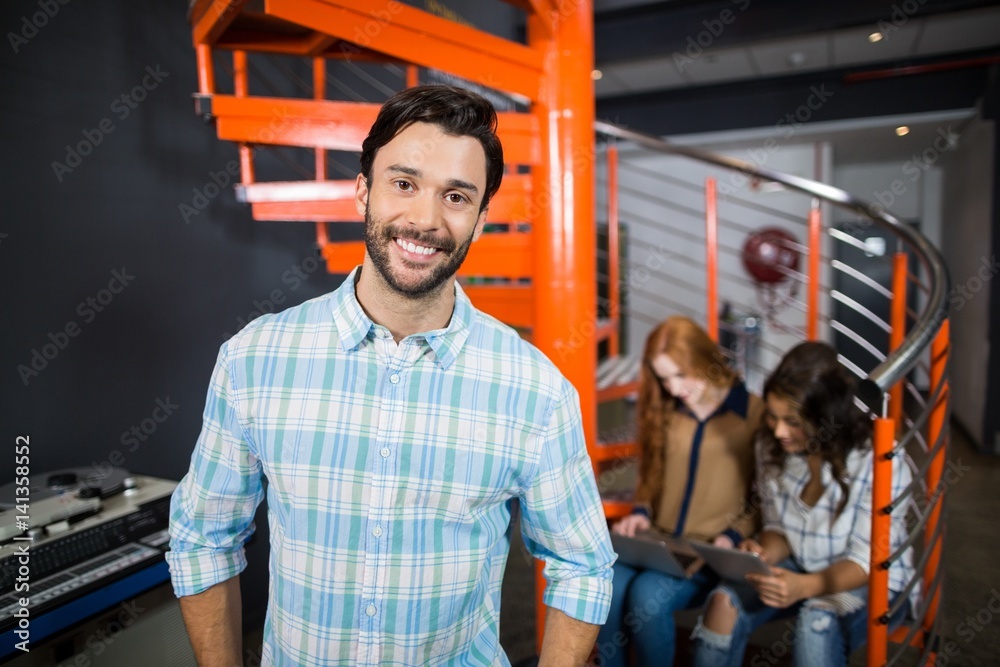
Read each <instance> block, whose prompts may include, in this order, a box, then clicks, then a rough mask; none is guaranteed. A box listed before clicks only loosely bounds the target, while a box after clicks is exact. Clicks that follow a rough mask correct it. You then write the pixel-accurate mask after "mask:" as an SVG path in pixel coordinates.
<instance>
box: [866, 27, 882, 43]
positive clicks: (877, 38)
mask: <svg viewBox="0 0 1000 667" xmlns="http://www.w3.org/2000/svg"><path fill="white" fill-rule="evenodd" d="M883 37H885V35H883V34H882V31H880V30H879V31H876V32H873V33H872V34H870V35H868V41H869V42H871V43H872V44H874V43H875V42H881V41H882V38H883Z"/></svg>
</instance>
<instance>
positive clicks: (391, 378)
mask: <svg viewBox="0 0 1000 667" xmlns="http://www.w3.org/2000/svg"><path fill="white" fill-rule="evenodd" d="M389 382H391V383H393V384H396V383H397V382H399V375H397V374H396V373H393V374H392V375H390V376H389Z"/></svg>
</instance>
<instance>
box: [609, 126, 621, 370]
mask: <svg viewBox="0 0 1000 667" xmlns="http://www.w3.org/2000/svg"><path fill="white" fill-rule="evenodd" d="M618 252H619V250H618V147H617V146H615V145H611V146H608V317H609V318H610V319H611V332H610V334H609V335H608V355H610V356H612V357H616V356H618V318H620V317H621V304H620V303H619V302H618V299H619V294H618V288H619V284H618V280H619V272H618V269H619V267H618Z"/></svg>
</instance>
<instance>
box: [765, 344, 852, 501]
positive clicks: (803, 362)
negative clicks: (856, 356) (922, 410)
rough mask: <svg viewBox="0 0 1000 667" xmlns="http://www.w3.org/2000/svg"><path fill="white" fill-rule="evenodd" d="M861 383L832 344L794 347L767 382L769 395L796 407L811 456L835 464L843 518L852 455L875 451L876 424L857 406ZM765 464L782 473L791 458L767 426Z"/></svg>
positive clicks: (766, 394) (834, 474)
mask: <svg viewBox="0 0 1000 667" xmlns="http://www.w3.org/2000/svg"><path fill="white" fill-rule="evenodd" d="M854 392H855V380H854V377H853V376H852V375H851V374H850V373H849V372H848V371H847V369H846V368H844V367H843V366H841V365H840V363H839V362H838V361H837V352H836V350H834V349H833V348H832V347H830V346H829V345H827V344H826V343H818V342H809V343H800V344H799V345H797V346H796V347H794V348H792V349H791V350H790V351H789V352H788V353H787V354H786V355H785V356H784V358H783V359H782V360H781V363H780V364H778V367H777V368H776V369H775V370H774V372H773V373H772V374H771V377H769V378H768V379H767V382H765V383H764V400H767V397H768V396H769V395H772V394H773V395H775V396H778V397H779V398H783V399H785V400H787V401H789V402H791V404H792V405H793V406H794V407H795V408H796V410H797V411H798V413H799V416H800V417H801V418H802V421H803V422H804V425H805V430H806V436H807V437H808V444H807V446H806V453H809V454H813V453H815V454H819V455H820V456H821V457H822V459H823V461H827V462H829V463H830V466H831V467H832V472H833V478H834V480H835V481H836V482H837V486H839V487H840V490H841V492H842V493H841V499H840V503H839V504H838V506H837V515H839V514H840V512H841V511H842V510H843V509H844V505H846V503H847V496H848V493H849V488H850V487H849V486H848V483H847V480H846V479H844V478H845V471H846V463H847V456H848V454H850V452H851V451H852V450H855V449H861V448H865V447H869V446H870V438H871V433H872V423H871V420H870V419H869V418H868V416H867V415H865V414H864V413H863V412H862V411H861V410H860V409H859V408H858V406H857V405H856V404H855V403H854ZM760 433H761V437H762V438H763V439H764V443H765V447H764V454H765V462H766V463H767V464H769V465H773V466H776V467H777V468H778V469H780V468H781V467H782V466H783V465H784V463H785V459H786V457H787V456H788V453H787V452H785V450H784V449H782V447H781V444H780V443H779V442H778V441H777V439H775V437H774V432H773V431H772V430H771V429H770V428H769V427H768V425H767V424H766V423H765V424H763V425H762V426H761V431H760Z"/></svg>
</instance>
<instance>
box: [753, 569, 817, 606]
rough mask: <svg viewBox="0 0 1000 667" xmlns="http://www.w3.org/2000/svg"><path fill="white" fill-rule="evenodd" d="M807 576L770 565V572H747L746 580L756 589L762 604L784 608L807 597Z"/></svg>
mask: <svg viewBox="0 0 1000 667" xmlns="http://www.w3.org/2000/svg"><path fill="white" fill-rule="evenodd" d="M807 576H808V575H803V574H799V573H797V572H792V571H790V570H786V569H785V568H783V567H772V568H771V574H756V573H753V574H748V575H747V581H748V582H750V585H751V586H753V587H754V588H755V589H756V590H757V595H759V596H760V599H761V601H762V602H763V603H764V604H766V605H767V606H768V607H777V608H778V609H784V608H786V607H790V606H792V605H793V604H795V603H796V602H798V601H799V600H804V599H805V598H807V597H809V593H808V590H807V585H806V584H807V582H806V577H807Z"/></svg>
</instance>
